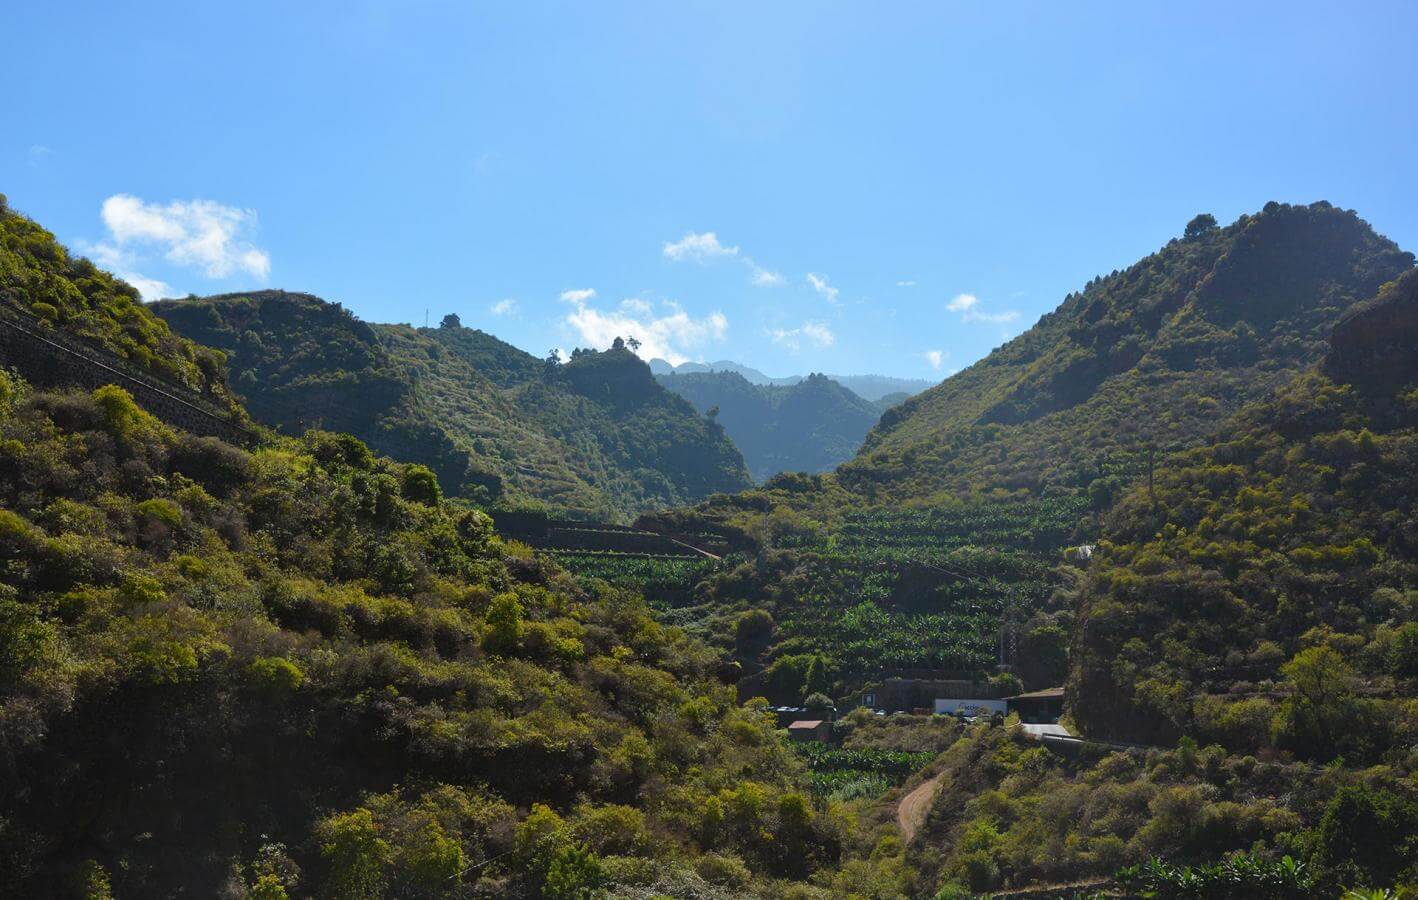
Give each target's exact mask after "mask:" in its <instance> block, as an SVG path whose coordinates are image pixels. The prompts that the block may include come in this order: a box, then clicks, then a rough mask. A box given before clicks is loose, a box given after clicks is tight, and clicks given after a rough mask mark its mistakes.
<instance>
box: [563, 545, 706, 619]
mask: <svg viewBox="0 0 1418 900" xmlns="http://www.w3.org/2000/svg"><path fill="white" fill-rule="evenodd" d="M552 556H553V557H555V559H556V561H557V563H559V564H560V565H562V566H564V567H565V568H566V570H567V571H568V572H571V573H572V574H574V575H577V576H580V577H582V578H599V579H602V580H605V581H608V582H611V583H612V584H615V585H617V586H619V587H630V588H633V589H635V590H636V591H638V592H639V593H640V594H642V595H643V596H644V597H645V600H646V602H648V603H649V604H650V605H651V606H653V607H655V608H656V609H664V608H666V607H671V606H679V605H682V604H683V603H685V602H686V601H688V600H689V599H690V598H691V597H692V593H691V591H692V589H693V587H694V585H696V584H698V583H699V581H700V580H701V579H703V578H704V577H705V576H707V575H709V574H710V573H711V572H712V571H713V570H714V569H716V568H717V567H718V566H719V565H720V563H719V562H718V561H716V560H713V559H710V558H708V557H705V556H665V557H656V556H644V555H640V554H634V553H617V552H615V551H611V550H604V551H584V550H582V551H570V552H565V551H556V552H554V553H553V554H552Z"/></svg>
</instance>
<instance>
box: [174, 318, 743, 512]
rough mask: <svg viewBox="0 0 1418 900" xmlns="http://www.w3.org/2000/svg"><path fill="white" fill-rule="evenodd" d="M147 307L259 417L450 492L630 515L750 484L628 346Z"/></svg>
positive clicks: (725, 449)
mask: <svg viewBox="0 0 1418 900" xmlns="http://www.w3.org/2000/svg"><path fill="white" fill-rule="evenodd" d="M153 308H154V310H155V311H156V312H157V313H158V315H160V316H162V317H163V318H164V319H166V320H167V321H168V322H169V323H170V324H171V325H172V327H173V328H174V329H176V330H177V331H179V332H181V333H183V334H186V335H187V336H189V337H191V338H193V339H194V340H197V341H199V342H201V343H204V344H208V345H210V346H216V347H219V348H221V349H223V350H224V351H226V352H227V353H228V355H229V357H230V365H231V369H232V372H233V376H232V377H233V381H234V385H235V388H236V390H238V391H239V392H240V393H241V394H242V395H243V396H244V397H245V398H246V400H247V403H248V405H249V406H250V408H251V410H252V412H253V414H254V415H256V416H257V418H259V419H262V420H263V421H268V422H271V423H273V424H277V425H280V426H282V427H286V428H290V429H295V430H300V429H303V428H305V427H309V426H312V425H319V426H320V427H324V428H331V429H336V430H341V431H348V432H350V433H352V434H355V435H357V436H359V437H361V438H362V439H364V440H367V441H368V442H369V444H370V446H372V447H374V448H375V449H377V450H379V451H380V452H384V453H389V454H392V455H396V456H397V457H398V458H401V459H406V460H409V461H416V462H421V463H424V464H425V465H428V466H429V467H430V468H432V469H433V470H434V471H435V472H436V473H437V474H438V477H439V481H440V483H442V484H443V485H444V486H445V487H446V488H447V490H449V491H450V493H457V494H461V495H464V496H468V497H470V498H474V499H477V500H479V501H481V502H493V503H502V504H515V503H519V502H526V501H527V500H534V501H538V502H541V503H545V504H546V505H548V506H550V507H551V508H553V509H554V510H556V511H558V512H569V513H577V514H581V515H587V516H593V517H601V518H615V519H624V518H627V517H629V516H632V515H633V514H634V513H636V512H639V511H642V510H645V509H650V508H654V507H657V506H664V505H668V504H674V503H683V502H689V501H692V500H694V499H697V498H700V497H704V496H707V495H708V494H710V493H713V492H715V491H724V490H734V489H737V488H740V487H743V486H745V485H746V484H747V474H746V472H745V471H744V469H743V464H742V462H741V460H740V458H739V457H738V453H737V451H736V450H735V449H734V447H733V445H732V444H731V443H730V442H729V440H728V439H727V438H726V437H724V435H723V434H722V431H721V430H720V429H718V428H717V427H716V426H715V425H714V424H713V423H711V422H707V421H705V420H703V419H702V418H700V417H699V416H697V415H695V413H694V411H693V409H692V408H690V406H689V405H688V404H687V403H685V402H684V401H682V400H680V399H679V398H678V397H675V396H674V395H673V394H670V393H669V392H668V391H665V390H663V389H661V388H659V387H658V386H657V385H656V384H655V383H654V380H653V378H652V377H651V376H650V373H649V370H648V369H647V368H646V367H645V365H644V364H643V363H641V362H640V361H639V360H637V359H635V357H634V356H633V355H632V354H630V353H628V352H626V351H623V350H618V351H607V352H606V353H602V354H586V353H582V354H579V355H578V356H577V357H576V358H575V359H573V360H571V361H569V362H567V363H566V364H564V365H559V366H548V365H547V364H546V363H545V362H544V361H542V360H538V359H536V358H535V357H532V356H531V355H530V354H527V353H524V352H522V351H520V350H518V349H516V348H515V347H512V346H511V345H509V344H506V343H504V342H502V341H499V340H497V339H496V338H494V337H492V336H491V335H487V334H485V333H483V332H480V331H476V330H473V329H468V328H463V327H462V326H461V325H459V324H457V323H456V321H451V320H450V321H446V322H445V323H444V325H443V326H442V327H439V328H436V329H415V328H410V327H408V326H402V325H370V324H367V323H364V322H361V321H359V320H358V319H356V318H354V317H353V316H352V315H350V314H349V312H348V311H346V310H343V309H342V308H340V307H339V306H338V305H337V304H331V303H327V302H325V301H323V300H320V299H319V298H316V297H312V296H309V295H304V294H288V293H285V292H281V291H262V292H257V293H252V294H243V295H225V296H220V297H210V298H205V299H198V300H181V301H165V302H162V303H158V304H154V306H153Z"/></svg>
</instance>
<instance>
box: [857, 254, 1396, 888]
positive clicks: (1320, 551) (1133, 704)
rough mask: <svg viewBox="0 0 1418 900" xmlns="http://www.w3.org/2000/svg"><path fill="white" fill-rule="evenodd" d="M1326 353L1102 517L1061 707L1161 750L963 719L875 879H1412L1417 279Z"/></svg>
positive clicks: (958, 882)
mask: <svg viewBox="0 0 1418 900" xmlns="http://www.w3.org/2000/svg"><path fill="white" fill-rule="evenodd" d="M1329 344H1330V348H1331V349H1330V350H1329V352H1328V354H1327V355H1326V357H1325V359H1324V361H1323V364H1322V365H1320V366H1317V367H1314V368H1311V369H1309V370H1307V371H1306V372H1304V373H1302V374H1301V375H1300V376H1299V377H1297V378H1296V379H1295V380H1294V381H1292V382H1291V383H1289V384H1287V385H1285V386H1283V387H1282V388H1281V389H1280V390H1279V391H1278V392H1277V393H1276V394H1275V395H1274V396H1272V397H1270V398H1267V399H1265V400H1261V401H1258V402H1256V403H1253V404H1250V405H1248V406H1246V407H1245V408H1243V409H1242V410H1241V411H1240V412H1239V413H1238V414H1237V415H1236V416H1235V417H1233V418H1231V419H1229V420H1228V421H1226V422H1225V423H1222V425H1221V426H1220V428H1219V429H1218V435H1217V436H1216V437H1215V438H1214V439H1212V440H1211V441H1208V442H1207V443H1206V444H1205V445H1203V446H1201V447H1198V448H1195V449H1191V450H1188V451H1184V452H1180V453H1177V454H1173V455H1170V456H1168V457H1167V458H1165V459H1164V460H1163V461H1162V463H1161V464H1160V465H1159V467H1158V471H1157V475H1156V478H1155V486H1154V488H1153V489H1151V490H1149V488H1148V486H1147V485H1145V484H1139V485H1137V486H1135V487H1134V488H1133V489H1132V490H1131V491H1129V492H1128V493H1127V495H1126V496H1125V497H1124V498H1123V500H1122V501H1121V503H1119V504H1118V506H1117V507H1116V508H1115V509H1114V510H1112V512H1111V513H1110V514H1109V515H1108V516H1107V518H1106V521H1105V523H1104V529H1103V532H1104V533H1103V540H1102V541H1101V542H1100V543H1099V545H1098V553H1097V555H1096V556H1095V558H1094V560H1093V562H1092V564H1091V566H1090V567H1089V569H1088V572H1087V576H1086V578H1085V579H1084V581H1083V583H1082V585H1081V588H1080V592H1079V603H1078V622H1077V625H1076V628H1075V630H1074V637H1073V647H1072V649H1073V660H1072V669H1073V675H1072V677H1071V679H1070V682H1069V712H1070V714H1071V717H1072V724H1073V725H1074V727H1075V728H1079V729H1081V731H1082V733H1083V734H1084V735H1086V736H1088V737H1090V738H1095V739H1096V738H1114V739H1118V738H1121V739H1126V740H1133V741H1144V742H1155V743H1160V744H1162V745H1163V746H1164V747H1168V748H1172V747H1174V748H1175V749H1161V748H1152V749H1148V748H1146V747H1141V748H1137V749H1134V750H1128V751H1122V752H1115V751H1113V750H1112V749H1110V748H1108V747H1106V746H1101V745H1099V746H1092V747H1089V746H1084V747H1081V748H1079V749H1078V750H1076V751H1071V752H1063V751H1058V750H1050V749H1048V748H1046V747H1039V746H1034V747H1031V746H1030V742H1027V741H1023V740H1021V739H1020V738H1019V736H1018V735H1010V734H1009V733H1008V732H1006V731H1005V730H1003V729H985V728H977V729H975V730H974V731H973V732H972V733H970V734H968V735H967V736H966V738H965V739H964V740H961V741H960V742H958V743H957V744H956V745H955V746H954V747H952V748H951V750H950V751H949V753H948V754H947V757H946V759H945V762H944V765H943V768H942V776H941V777H942V786H941V789H940V793H939V795H938V799H937V800H936V802H935V804H934V807H933V809H932V811H931V813H930V815H929V816H928V817H927V825H926V828H925V829H924V832H923V833H922V834H921V835H920V836H919V837H918V845H917V846H915V847H914V848H913V851H912V852H909V853H908V854H907V855H906V856H905V857H904V859H903V861H902V868H901V869H899V870H898V869H893V868H892V867H890V866H889V865H882V864H881V863H878V866H879V867H880V871H881V874H880V875H879V876H878V877H879V878H881V879H886V878H889V877H892V876H895V877H899V878H904V879H905V880H906V881H908V882H912V881H914V883H915V884H916V885H917V888H918V889H921V888H928V889H939V888H942V886H943V889H944V890H946V891H947V892H955V893H948V894H947V895H948V896H957V895H961V894H966V893H968V892H973V891H989V890H994V889H996V888H999V887H1002V886H1010V885H1019V884H1028V883H1036V882H1040V881H1052V882H1067V881H1070V880H1073V879H1079V878H1090V877H1091V878H1094V879H1096V878H1098V877H1099V876H1106V875H1109V874H1112V873H1117V874H1118V875H1119V877H1120V881H1121V882H1122V883H1123V884H1124V885H1125V886H1127V887H1129V888H1131V889H1132V890H1133V891H1135V892H1137V893H1138V894H1140V895H1141V896H1157V895H1160V896H1257V897H1262V896H1264V897H1297V896H1317V897H1333V896H1339V895H1341V894H1343V896H1346V897H1348V896H1393V895H1392V894H1375V895H1370V894H1364V893H1359V894H1349V893H1344V892H1343V890H1342V888H1343V886H1344V885H1351V886H1352V885H1368V886H1394V885H1411V884H1412V883H1413V882H1414V879H1415V878H1418V871H1415V867H1414V866H1415V860H1418V792H1415V790H1414V786H1413V757H1412V747H1413V742H1414V740H1415V736H1418V717H1415V709H1414V700H1413V697H1414V694H1415V686H1418V621H1415V601H1418V534H1415V532H1414V528H1413V523H1414V520H1413V510H1414V504H1415V502H1418V478H1416V477H1415V473H1418V355H1415V354H1414V353H1413V347H1414V346H1415V345H1418V273H1415V272H1409V273H1407V274H1405V275H1404V276H1403V277H1402V278H1400V279H1398V280H1397V281H1395V282H1393V283H1390V284H1388V285H1386V286H1385V287H1384V288H1383V289H1382V291H1381V292H1380V293H1379V295H1378V296H1377V297H1376V298H1374V299H1373V300H1371V301H1368V302H1366V303H1363V304H1360V305H1359V306H1357V307H1355V308H1354V309H1353V310H1352V311H1351V312H1350V313H1349V314H1347V315H1346V316H1344V317H1343V318H1342V319H1341V320H1340V322H1339V323H1338V325H1337V326H1336V328H1335V329H1334V332H1333V335H1332V337H1331V339H1330V341H1329ZM1240 851H1244V852H1241V855H1240V856H1234V855H1232V854H1236V853H1237V852H1240ZM1149 859H1150V860H1152V861H1150V862H1149ZM1148 890H1150V891H1154V892H1156V893H1152V894H1149V893H1144V891H1148Z"/></svg>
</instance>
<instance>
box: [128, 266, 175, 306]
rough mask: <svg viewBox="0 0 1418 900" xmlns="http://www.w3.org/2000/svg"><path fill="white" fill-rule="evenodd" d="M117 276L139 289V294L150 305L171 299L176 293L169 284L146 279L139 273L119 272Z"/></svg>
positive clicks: (154, 279)
mask: <svg viewBox="0 0 1418 900" xmlns="http://www.w3.org/2000/svg"><path fill="white" fill-rule="evenodd" d="M117 275H118V277H119V278H122V279H123V280H124V281H126V282H128V283H129V284H131V285H133V287H135V288H137V289H138V293H139V294H140V295H141V296H142V298H143V299H144V300H145V301H147V302H149V303H151V302H152V301H154V300H161V299H162V298H164V297H171V296H172V295H173V294H174V293H175V291H173V289H172V287H171V286H170V285H168V283H167V282H165V281H158V280H157V279H156V278H144V277H143V276H142V275H139V274H138V273H137V272H119V273H117Z"/></svg>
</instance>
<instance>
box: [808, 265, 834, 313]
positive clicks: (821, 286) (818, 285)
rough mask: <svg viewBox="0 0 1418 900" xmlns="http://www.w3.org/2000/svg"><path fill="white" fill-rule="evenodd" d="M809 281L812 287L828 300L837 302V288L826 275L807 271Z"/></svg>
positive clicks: (832, 302)
mask: <svg viewBox="0 0 1418 900" xmlns="http://www.w3.org/2000/svg"><path fill="white" fill-rule="evenodd" d="M807 283H808V284H810V285H812V289H813V290H814V291H817V292H818V293H819V294H821V295H822V296H824V297H826V298H827V302H828V303H831V304H833V305H834V306H835V305H836V304H837V293H838V292H837V289H836V288H835V287H833V286H832V285H831V284H829V283H828V281H827V276H826V275H819V274H817V273H816V272H809V273H807Z"/></svg>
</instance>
